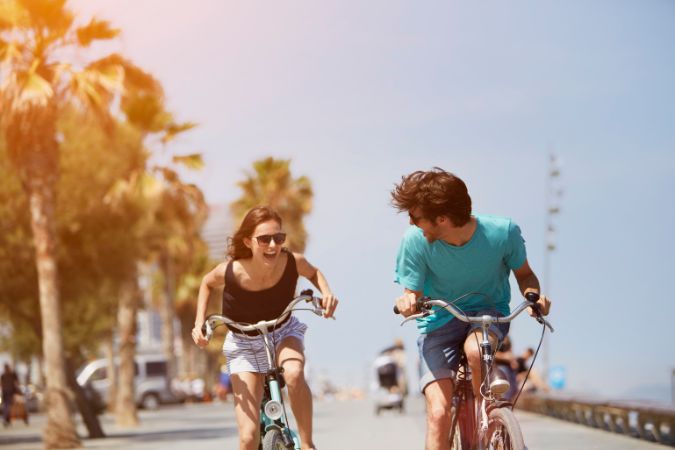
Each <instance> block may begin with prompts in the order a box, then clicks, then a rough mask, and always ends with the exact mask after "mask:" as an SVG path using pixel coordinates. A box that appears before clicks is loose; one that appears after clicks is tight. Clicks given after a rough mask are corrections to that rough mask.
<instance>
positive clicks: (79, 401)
mask: <svg viewBox="0 0 675 450" xmlns="http://www.w3.org/2000/svg"><path fill="white" fill-rule="evenodd" d="M66 377H67V378H68V385H69V386H70V389H72V391H73V393H74V394H75V404H76V405H77V409H78V410H80V416H82V421H83V422H84V425H85V426H86V427H87V432H88V433H89V438H90V439H96V438H102V437H105V433H103V428H101V422H99V420H98V415H97V408H98V405H96V404H93V403H92V400H93V399H91V398H87V395H86V394H85V392H84V389H82V386H80V385H79V384H78V382H77V378H76V377H75V370H73V363H72V360H70V359H66Z"/></svg>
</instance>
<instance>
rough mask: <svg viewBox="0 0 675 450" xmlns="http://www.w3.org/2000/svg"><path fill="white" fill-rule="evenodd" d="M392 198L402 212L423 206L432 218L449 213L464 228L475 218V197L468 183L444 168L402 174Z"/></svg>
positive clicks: (425, 212) (455, 222)
mask: <svg viewBox="0 0 675 450" xmlns="http://www.w3.org/2000/svg"><path fill="white" fill-rule="evenodd" d="M391 198H392V204H393V205H394V207H395V208H397V209H398V210H399V211H410V210H412V209H413V208H419V209H420V211H421V213H422V215H423V216H424V217H425V218H426V219H428V220H431V221H434V220H435V219H436V218H437V217H440V216H446V217H447V218H449V219H450V221H451V222H452V223H453V225H455V226H456V227H461V226H463V225H465V224H466V223H467V222H469V220H470V219H471V197H469V191H468V190H467V188H466V184H464V181H462V180H461V179H460V178H459V177H457V176H455V175H454V174H452V173H450V172H447V171H445V170H443V169H441V168H440V167H434V168H433V169H432V170H429V171H422V170H418V171H416V172H413V173H411V174H410V175H406V176H403V177H401V182H400V183H399V184H397V185H395V186H394V189H393V190H392V191H391Z"/></svg>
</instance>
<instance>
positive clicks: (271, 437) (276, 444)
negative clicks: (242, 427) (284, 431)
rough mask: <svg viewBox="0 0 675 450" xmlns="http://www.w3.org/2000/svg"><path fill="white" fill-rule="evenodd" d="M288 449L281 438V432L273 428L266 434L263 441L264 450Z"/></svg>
mask: <svg viewBox="0 0 675 450" xmlns="http://www.w3.org/2000/svg"><path fill="white" fill-rule="evenodd" d="M286 448H287V447H286V445H285V444H284V440H283V438H282V437H281V430H279V429H278V428H272V429H270V430H269V431H268V432H267V433H265V437H264V438H263V441H262V450H286ZM291 448H293V447H291Z"/></svg>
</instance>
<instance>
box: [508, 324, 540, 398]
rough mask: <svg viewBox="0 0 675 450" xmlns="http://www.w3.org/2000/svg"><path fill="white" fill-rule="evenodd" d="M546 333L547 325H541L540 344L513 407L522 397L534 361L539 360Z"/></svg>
mask: <svg viewBox="0 0 675 450" xmlns="http://www.w3.org/2000/svg"><path fill="white" fill-rule="evenodd" d="M544 334H546V325H543V324H542V326H541V338H540V339H539V345H538V346H537V350H536V351H535V352H534V356H533V357H532V362H531V363H530V367H529V368H528V369H527V373H526V374H525V379H524V380H523V384H521V385H520V390H519V391H518V394H517V395H516V398H515V400H513V408H515V407H516V403H517V402H518V399H519V398H520V394H521V393H522V392H523V388H524V387H525V383H527V379H528V378H529V376H530V372H531V371H532V368H533V367H534V363H535V362H536V361H537V355H539V349H540V348H541V344H542V343H543V342H544Z"/></svg>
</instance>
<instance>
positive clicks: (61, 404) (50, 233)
mask: <svg viewBox="0 0 675 450" xmlns="http://www.w3.org/2000/svg"><path fill="white" fill-rule="evenodd" d="M27 184H28V186H29V189H28V191H29V201H30V214H31V227H32V230H33V240H34V242H35V260H36V265H37V273H38V285H39V291H40V314H41V318H42V352H43V355H44V369H45V377H46V382H47V386H46V388H47V389H46V392H45V401H46V404H47V422H46V425H45V427H44V429H43V434H42V438H43V442H44V445H45V448H47V449H55V448H74V447H80V446H81V445H82V444H81V442H80V439H79V438H78V436H77V433H76V431H75V423H74V421H73V417H72V409H73V408H72V403H71V395H72V394H71V392H70V391H69V389H68V384H67V382H66V373H65V370H64V359H63V358H64V350H63V335H62V328H61V304H60V299H59V290H58V270H57V265H56V253H55V246H56V243H55V232H54V214H53V207H54V191H53V187H52V185H51V184H50V183H48V182H41V180H39V179H38V178H33V179H32V180H29V181H28V183H27Z"/></svg>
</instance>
